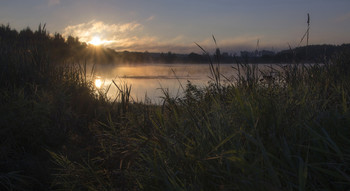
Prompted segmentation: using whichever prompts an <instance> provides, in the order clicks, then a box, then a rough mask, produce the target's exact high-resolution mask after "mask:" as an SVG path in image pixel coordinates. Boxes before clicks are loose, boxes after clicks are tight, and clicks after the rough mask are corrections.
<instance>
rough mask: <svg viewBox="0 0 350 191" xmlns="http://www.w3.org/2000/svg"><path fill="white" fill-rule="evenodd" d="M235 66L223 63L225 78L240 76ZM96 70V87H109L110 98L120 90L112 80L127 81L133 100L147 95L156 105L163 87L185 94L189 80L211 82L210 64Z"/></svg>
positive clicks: (111, 67)
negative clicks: (184, 90)
mask: <svg viewBox="0 0 350 191" xmlns="http://www.w3.org/2000/svg"><path fill="white" fill-rule="evenodd" d="M232 66H234V65H230V64H224V65H221V66H220V73H221V74H222V75H223V76H225V78H222V79H234V78H236V77H237V75H238V74H237V72H236V70H234V69H233V68H232ZM261 66H262V65H261ZM259 68H260V67H259ZM95 73H96V75H98V76H99V78H96V80H95V86H96V87H97V88H99V89H100V90H102V91H103V89H105V90H107V89H108V92H107V96H108V97H109V98H111V99H114V98H115V97H116V95H117V92H118V89H117V87H116V86H115V85H114V84H112V80H113V81H114V82H115V83H116V84H117V85H118V86H120V85H122V84H125V83H126V84H128V85H131V94H130V95H131V99H132V100H134V101H142V102H143V101H144V100H145V96H147V97H148V98H149V100H151V102H152V103H155V104H158V103H161V101H162V97H164V93H163V91H164V90H165V91H168V92H169V94H170V96H173V97H175V96H182V94H183V88H185V87H186V84H187V83H188V81H190V82H191V83H192V84H193V85H196V86H199V87H204V86H206V85H207V84H208V81H210V70H209V66H208V65H207V64H143V65H97V66H96V68H95ZM110 84H112V85H111V86H110ZM109 86H110V88H109Z"/></svg>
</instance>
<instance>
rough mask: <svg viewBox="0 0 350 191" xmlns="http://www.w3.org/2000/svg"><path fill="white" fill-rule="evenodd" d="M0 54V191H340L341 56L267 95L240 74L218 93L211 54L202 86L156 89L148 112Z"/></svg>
mask: <svg viewBox="0 0 350 191" xmlns="http://www.w3.org/2000/svg"><path fill="white" fill-rule="evenodd" d="M4 30H7V31H8V32H9V33H11V30H10V29H6V27H5V29H4ZM39 31H42V30H39ZM38 34H42V32H41V33H38ZM39 36H40V35H39ZM40 38H41V39H44V37H40ZM213 39H214V41H215V38H213ZM40 42H41V41H40ZM43 42H44V41H43ZM39 45H43V44H40V43H39ZM39 45H37V46H39ZM1 46H5V45H4V44H1ZM2 48H3V49H0V50H1V51H3V50H6V52H0V54H1V56H0V59H1V63H0V67H1V73H0V75H1V76H0V80H1V81H0V82H1V84H0V85H1V89H0V95H1V96H0V113H1V115H0V119H1V120H0V127H1V131H0V133H1V137H2V139H1V140H0V143H1V144H0V149H1V154H0V159H1V160H0V161H1V163H0V167H1V169H2V173H1V175H0V189H9V190H11V189H13V190H16V189H18V190H21V189H23V190H49V189H51V190H113V189H114V190H118V189H120V190H348V189H349V188H350V181H349V180H350V173H349V169H350V165H349V162H350V152H349V149H348V148H349V146H350V139H349V137H350V134H349V132H350V131H349V129H348V127H350V113H349V107H350V102H349V100H350V94H349V93H350V83H349V82H350V75H349V73H350V67H349V66H350V59H349V58H350V55H349V53H340V54H337V55H335V56H334V58H333V60H332V61H331V62H328V63H322V64H313V65H305V64H304V65H303V64H295V65H287V66H281V68H280V69H279V70H277V71H280V73H279V74H278V76H279V77H278V81H276V82H275V83H272V84H270V85H266V84H264V83H263V82H262V81H260V80H261V77H262V76H261V75H260V71H259V70H258V67H256V66H254V65H249V64H245V63H238V64H237V65H236V66H235V67H234V68H233V70H237V71H238V73H239V75H238V77H237V78H236V79H235V81H232V82H231V83H221V79H222V78H224V76H222V75H221V74H220V72H219V71H220V70H219V67H220V63H219V62H220V57H219V55H220V51H219V50H218V49H217V51H216V53H215V54H216V56H217V58H216V60H214V61H213V60H210V61H209V62H210V63H209V69H210V71H211V73H212V82H211V83H209V84H208V86H207V87H204V88H199V87H196V86H194V85H193V84H191V83H190V82H189V83H188V84H187V85H186V86H185V87H183V88H184V90H185V93H184V96H182V97H180V96H177V97H171V96H170V95H169V94H168V92H167V91H166V90H164V101H163V105H161V106H157V105H151V104H142V103H134V102H133V101H132V98H131V97H130V95H131V86H130V85H127V84H124V85H123V84H122V85H119V84H118V83H117V82H115V81H114V82H113V85H115V86H116V87H117V89H118V90H119V92H118V96H119V97H118V100H116V101H115V102H113V101H111V100H108V99H107V98H106V96H103V95H105V94H106V93H100V94H99V93H98V92H96V89H95V88H94V87H93V83H92V79H93V78H91V79H89V77H88V76H89V72H88V71H87V66H86V65H84V64H82V65H72V64H71V63H69V61H67V62H66V63H67V65H64V64H61V65H54V64H53V62H51V60H50V59H48V57H46V56H45V53H44V52H41V53H40V51H43V50H40V51H39V53H40V54H36V55H33V54H32V53H29V52H28V51H26V49H21V48H18V47H15V48H11V47H10V45H7V44H6V47H5V48H4V47H2ZM35 49H38V48H35V47H34V46H33V50H35ZM203 50H204V49H203ZM204 51H205V50H204ZM9 53H10V54H9ZM206 53H207V55H208V57H209V58H211V56H210V55H209V53H208V52H206ZM5 55H6V56H5ZM28 71H30V73H28ZM277 71H276V72H277ZM16 76H17V77H16ZM18 76H21V77H18ZM92 76H93V75H92ZM5 79H6V80H5ZM107 91H108V90H107Z"/></svg>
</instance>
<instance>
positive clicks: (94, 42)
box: [89, 36, 103, 46]
mask: <svg viewBox="0 0 350 191" xmlns="http://www.w3.org/2000/svg"><path fill="white" fill-rule="evenodd" d="M89 43H90V44H92V45H95V46H99V45H101V44H102V43H103V41H102V40H101V38H100V37H98V36H95V37H93V38H92V40H91V41H89Z"/></svg>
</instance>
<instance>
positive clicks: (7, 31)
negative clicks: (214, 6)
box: [0, 25, 350, 64]
mask: <svg viewBox="0 0 350 191" xmlns="http://www.w3.org/2000/svg"><path fill="white" fill-rule="evenodd" d="M0 44H1V47H0V51H2V52H3V53H4V51H7V52H8V53H9V52H16V51H18V50H23V51H24V52H27V53H32V54H33V55H35V54H46V55H45V56H46V57H47V58H48V59H49V60H50V61H51V62H57V63H62V62H77V61H85V62H93V63H97V64H109V63H115V64H118V63H208V60H209V57H210V59H213V60H215V59H218V60H217V61H219V62H221V63H237V62H238V63H291V62H323V61H326V60H329V59H330V58H331V56H332V55H334V53H336V52H339V51H342V50H345V49H350V44H342V45H326V44H325V45H310V46H303V47H297V48H293V49H292V48H290V49H288V50H282V51H279V52H277V53H275V52H273V51H268V50H261V51H257V50H256V51H241V52H240V54H229V53H227V52H223V53H221V52H220V51H216V52H215V53H214V54H212V55H206V54H204V53H203V54H198V53H194V52H191V53H189V54H176V53H172V52H165V53H163V52H161V53H150V52H148V51H145V52H132V51H120V52H118V51H116V50H114V49H111V48H106V47H96V46H93V45H90V44H87V43H85V42H81V41H80V40H79V38H78V37H73V36H68V37H67V38H64V37H63V36H62V35H61V34H59V33H54V34H50V33H48V32H47V30H46V28H45V25H39V27H38V29H37V30H36V31H32V30H31V29H30V28H29V27H27V28H25V29H23V30H21V31H19V32H18V31H17V30H15V29H12V28H11V27H10V26H9V25H6V26H5V25H1V26H0ZM42 50H45V51H42ZM218 53H219V55H218Z"/></svg>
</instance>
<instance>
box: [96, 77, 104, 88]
mask: <svg viewBox="0 0 350 191" xmlns="http://www.w3.org/2000/svg"><path fill="white" fill-rule="evenodd" d="M95 86H96V88H101V86H102V80H101V79H100V78H97V79H96V80H95Z"/></svg>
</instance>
